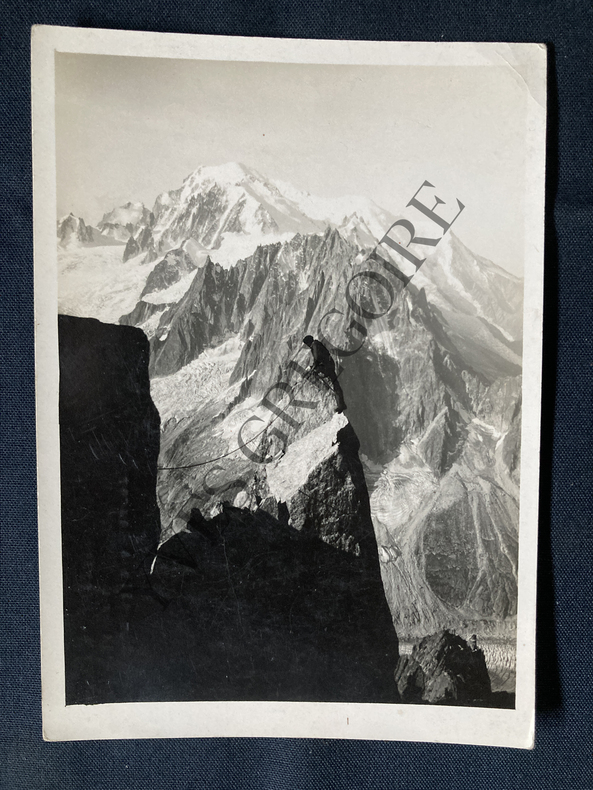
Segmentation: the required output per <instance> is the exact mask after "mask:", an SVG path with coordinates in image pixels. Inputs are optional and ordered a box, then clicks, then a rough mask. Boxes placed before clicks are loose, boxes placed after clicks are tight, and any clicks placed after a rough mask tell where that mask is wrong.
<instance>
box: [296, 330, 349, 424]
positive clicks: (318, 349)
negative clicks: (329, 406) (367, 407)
mask: <svg viewBox="0 0 593 790" xmlns="http://www.w3.org/2000/svg"><path fill="white" fill-rule="evenodd" d="M303 343H304V344H305V345H306V346H308V347H309V348H310V349H311V353H312V354H313V364H312V365H311V368H310V369H311V370H312V371H313V372H314V373H317V374H318V375H320V376H322V377H324V378H326V379H328V380H329V382H330V383H331V385H332V389H333V391H334V394H335V396H336V400H337V405H336V411H337V412H338V413H339V414H341V413H342V412H343V411H345V409H346V408H347V407H346V403H345V401H344V393H343V392H342V387H341V386H340V382H339V381H338V376H337V375H336V365H335V362H334V360H333V358H332V355H331V354H330V353H329V351H328V350H327V348H326V347H325V346H324V345H323V343H322V342H321V341H320V340H315V339H314V338H313V336H312V335H307V336H306V337H304V338H303Z"/></svg>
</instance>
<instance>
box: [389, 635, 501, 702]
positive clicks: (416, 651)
mask: <svg viewBox="0 0 593 790" xmlns="http://www.w3.org/2000/svg"><path fill="white" fill-rule="evenodd" d="M395 680H396V683H397V687H398V690H399V692H400V694H401V698H402V702H416V703H419V702H430V703H433V704H438V703H441V704H447V705H455V704H457V705H476V704H479V703H480V702H482V703H486V704H487V703H488V702H489V701H490V698H491V688H490V678H489V676H488V670H487V669H486V661H485V658H484V653H483V652H482V651H481V650H472V648H471V647H470V646H469V645H468V644H467V642H466V641H465V640H464V639H462V638H461V637H460V636H456V635H455V634H452V633H451V632H450V631H441V632H440V633H438V634H434V635H432V636H427V637H425V638H424V639H422V640H421V641H420V642H419V643H418V644H417V645H415V646H414V648H413V650H412V654H411V655H409V656H401V658H400V659H399V662H398V665H397V669H396V672H395Z"/></svg>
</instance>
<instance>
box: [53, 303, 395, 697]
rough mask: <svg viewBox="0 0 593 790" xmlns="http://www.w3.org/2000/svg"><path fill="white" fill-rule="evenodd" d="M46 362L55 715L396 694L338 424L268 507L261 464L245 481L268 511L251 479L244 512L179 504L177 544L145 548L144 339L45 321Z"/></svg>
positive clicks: (383, 612) (151, 468)
mask: <svg viewBox="0 0 593 790" xmlns="http://www.w3.org/2000/svg"><path fill="white" fill-rule="evenodd" d="M60 366H61V380H60V426H61V472H62V519H63V524H62V530H63V565H64V605H65V624H66V678H67V682H66V699H67V704H94V703H106V702H122V701H159V700H161V701H162V700H198V699H202V700H224V699H226V700H231V699H237V700H240V699H243V700H258V699H262V700H263V699H266V700H309V701H342V702H346V701H356V702H394V701H397V700H398V699H399V696H398V692H397V687H396V685H395V683H394V680H393V671H394V668H395V666H396V663H397V659H398V642H397V636H396V633H395V630H394V628H393V623H392V618H391V614H390V611H389V608H388V605H387V601H386V598H385V593H384V590H383V586H382V583H381V575H380V569H379V562H378V557H377V548H376V543H375V539H374V533H373V526H372V522H371V519H370V508H369V501H368V492H367V490H366V485H365V482H364V475H363V473H362V466H361V464H360V461H359V459H358V454H357V447H358V445H357V440H356V438H355V435H353V431H352V429H351V428H350V426H348V424H347V420H346V418H345V417H344V416H343V415H333V412H332V417H331V418H330V419H333V420H335V421H336V424H335V425H333V424H332V425H329V426H327V427H325V428H324V426H323V425H319V426H317V434H316V436H315V437H313V439H312V440H311V441H312V445H313V450H314V455H313V456H312V459H313V460H312V461H311V463H310V464H309V466H310V468H309V466H306V465H305V467H304V485H303V486H301V488H302V491H301V489H300V488H299V487H298V486H297V487H296V488H295V489H294V491H292V489H291V496H290V497H288V498H287V500H288V501H284V500H283V499H282V496H281V495H282V493H283V492H284V490H285V488H284V486H285V484H284V481H283V477H282V474H283V472H282V469H281V468H280V469H279V470H278V469H277V470H276V471H277V476H276V478H275V479H274V480H272V481H271V485H270V481H265V480H263V481H262V482H261V490H262V492H263V489H264V487H265V486H267V492H266V497H267V508H268V510H266V509H264V507H263V504H264V502H263V500H262V498H261V496H260V495H259V494H257V493H256V491H255V484H254V485H252V489H253V490H252V492H251V494H252V495H253V502H254V503H253V504H252V505H251V506H249V507H242V508H241V507H233V506H231V505H229V504H227V503H221V504H220V505H219V506H218V507H217V508H216V513H215V515H214V516H212V517H210V518H207V517H206V516H205V515H203V514H202V513H201V512H200V511H198V510H197V508H193V509H192V510H191V511H190V514H188V515H189V518H188V531H187V532H183V533H181V534H177V535H175V536H174V537H172V538H171V539H169V540H168V541H167V542H166V543H164V544H163V545H162V546H161V547H160V549H158V553H157V550H156V549H157V543H158V537H159V512H158V507H157V502H156V497H155V491H156V474H157V454H158V446H159V418H158V414H157V413H156V410H155V408H154V406H153V404H152V401H151V399H150V389H149V381H148V341H147V339H146V337H145V336H144V335H143V333H142V332H141V331H140V330H138V329H135V328H132V327H125V326H124V327H122V326H120V327H117V326H112V325H105V324H101V323H100V322H98V321H95V320H93V319H79V318H70V317H67V316H61V317H60ZM329 401H330V396H328V403H329ZM317 419H318V420H319V421H321V422H323V419H325V417H324V413H323V410H321V412H320V413H319V414H318V415H317ZM340 420H341V421H343V422H345V423H346V424H345V425H342V423H341V422H340V424H339V425H338V421H340ZM307 427H311V426H306V428H307ZM306 428H304V431H306ZM309 435H311V434H309ZM305 439H306V436H304V437H303V440H305ZM306 460H307V459H305V461H306ZM280 464H281V461H280V463H279V465H280ZM316 489H319V490H318V493H320V494H321V496H322V498H323V497H325V498H326V497H328V496H330V494H331V492H332V491H333V492H337V493H338V494H339V493H340V491H342V492H343V495H342V498H341V499H340V498H339V496H338V498H337V499H336V501H335V502H334V505H333V507H332V508H329V507H327V503H326V507H325V509H324V508H321V506H320V507H319V516H318V519H317V523H315V518H314V515H315V509H316V508H315V507H312V506H308V505H307V504H306V502H305V499H306V498H307V497H308V498H309V499H311V498H312V497H315V492H316ZM274 492H275V493H274ZM257 497H259V500H260V502H261V504H262V507H261V508H260V507H259V506H258V504H257ZM342 505H343V507H344V512H343V515H344V520H343V522H340V519H339V517H338V516H339V511H340V507H342ZM291 508H292V509H293V517H294V520H295V525H294V526H293V525H291V523H290V520H291V513H290V509H291ZM269 510H272V511H274V512H275V514H276V516H274V515H271V513H270V512H268V511H269ZM209 515H210V514H209Z"/></svg>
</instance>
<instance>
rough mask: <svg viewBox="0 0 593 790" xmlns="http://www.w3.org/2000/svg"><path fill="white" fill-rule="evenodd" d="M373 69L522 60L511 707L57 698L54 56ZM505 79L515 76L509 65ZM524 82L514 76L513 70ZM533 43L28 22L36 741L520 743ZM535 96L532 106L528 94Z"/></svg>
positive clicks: (530, 483) (541, 119)
mask: <svg viewBox="0 0 593 790" xmlns="http://www.w3.org/2000/svg"><path fill="white" fill-rule="evenodd" d="M56 51H61V52H74V53H93V54H103V55H109V54H111V55H128V56H141V57H154V58H159V57H160V58H187V59H210V60H243V61H272V62H276V61H277V62H292V63H332V64H340V63H344V64H382V65H414V64H416V65H431V66H447V65H481V66H486V65H492V64H496V65H504V64H506V65H508V66H509V68H513V69H514V67H515V64H517V65H525V64H526V65H528V66H529V69H528V74H529V84H527V83H526V84H527V88H528V90H529V93H530V101H529V102H528V132H527V134H528V140H527V172H526V178H525V183H526V191H527V200H526V203H525V205H526V214H525V226H524V227H525V240H526V241H525V301H524V352H523V354H524V356H523V358H524V371H523V395H524V410H523V422H522V453H521V455H522V463H521V494H520V551H519V608H518V622H517V633H518V640H517V694H516V708H515V709H514V710H499V709H485V708H468V707H448V706H416V705H398V704H393V705H390V704H345V703H301V702H159V703H120V704H100V705H88V706H86V705H73V706H66V705H65V671H64V648H63V641H64V626H63V616H62V572H61V571H62V562H61V531H60V470H59V423H58V380H59V376H58V342H57V309H56V306H57V253H56V242H55V218H56V163H55V159H56V149H55V83H54V53H55V52H56ZM517 73H519V72H517ZM521 74H522V76H521V79H523V80H524V79H525V70H523V71H522V72H521ZM545 76H546V50H545V46H544V45H541V44H495V43H488V44H472V43H449V42H438V43H416V42H405V43H395V42H381V43H379V42H365V41H354V42H353V41H313V40H285V39H262V38H241V37H226V36H201V35H178V34H168V33H167V34H163V33H141V32H127V31H120V30H90V29H77V28H66V27H49V26H37V27H34V28H33V29H32V91H33V110H32V115H33V119H32V120H33V160H34V167H33V170H34V247H35V356H36V400H37V458H38V461H37V466H38V498H39V504H38V514H39V556H40V563H39V566H40V596H41V642H42V689H43V700H42V709H43V732H44V738H45V739H46V740H50V741H55V740H87V739H106V738H109V739H115V738H170V737H175V738H187V737H220V736H228V737H291V738H346V739H348V738H350V739H372V740H402V741H429V742H437V743H462V744H476V745H490V746H510V747H516V748H524V749H529V748H533V743H534V717H535V605H536V563H537V524H538V486H539V446H540V401H541V361H542V309H543V307H542V305H543V238H544V182H545V166H544V162H545ZM541 97H544V98H543V102H542V100H541Z"/></svg>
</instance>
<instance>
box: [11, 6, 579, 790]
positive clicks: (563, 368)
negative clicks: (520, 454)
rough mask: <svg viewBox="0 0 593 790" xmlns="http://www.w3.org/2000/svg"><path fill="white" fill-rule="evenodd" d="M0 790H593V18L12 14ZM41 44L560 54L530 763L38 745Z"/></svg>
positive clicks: (457, 11) (219, 746)
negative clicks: (95, 39)
mask: <svg viewBox="0 0 593 790" xmlns="http://www.w3.org/2000/svg"><path fill="white" fill-rule="evenodd" d="M0 19H1V24H0V58H1V66H0V68H1V73H2V82H1V91H0V124H1V127H2V149H1V150H2V183H1V188H0V195H1V200H2V207H1V217H2V223H1V225H0V229H1V230H0V232H1V234H2V246H1V251H2V255H1V256H0V260H1V261H2V290H1V299H2V302H1V305H2V308H1V310H0V319H1V321H2V332H1V343H2V351H1V353H2V357H1V358H2V365H1V366H0V367H1V376H2V399H1V408H2V438H1V441H0V467H1V469H2V514H1V522H0V523H1V530H2V531H1V559H0V562H1V575H0V612H1V615H0V618H1V619H0V658H1V665H0V694H1V702H0V705H1V709H0V787H1V788H2V789H3V790H4V788H6V790H20V789H21V788H23V790H25V789H26V790H37V788H43V790H46V789H47V790H49V789H50V788H51V789H52V790H54V788H55V790H77V789H78V788H81V789H83V790H86V789H87V788H91V790H103V788H104V789H105V790H119V789H120V788H125V789H126V790H127V789H128V788H129V789H130V790H136V788H138V789H139V788H142V790H153V789H154V790H168V788H179V790H197V789H198V788H216V790H218V788H220V789H221V790H222V789H223V788H224V790H227V789H228V790H235V788H258V789H259V788H265V789H266V790H267V789H268V788H270V790H272V789H273V790H292V789H293V788H295V789H296V788H306V789H307V790H310V789H313V788H347V789H348V790H350V789H351V788H365V789H366V788H369V790H370V789H371V788H373V789H374V788H389V790H399V789H400V788H401V790H424V789H425V788H426V790H441V788H442V789H443V790H444V789H445V788H446V789H447V790H449V789H450V788H475V790H481V789H482V788H484V789H485V788H503V789H504V790H514V788H517V790H526V788H534V789H537V790H562V789H563V788H570V790H581V789H582V790H591V788H593V766H592V751H593V717H592V713H591V711H592V709H593V695H592V691H591V687H592V682H593V675H592V671H591V664H592V655H593V650H592V648H593V644H592V641H593V640H592V628H591V616H592V614H591V613H592V607H591V592H592V586H593V585H592V581H591V563H590V558H591V555H592V518H591V515H592V514H591V499H592V495H591V491H592V484H593V463H592V461H593V458H592V455H593V453H592V444H593V443H592V430H591V422H592V417H593V404H592V398H591V395H592V385H593V354H592V337H593V328H592V327H593V315H592V309H591V294H592V291H593V288H592V285H593V277H592V269H593V254H592V252H591V245H592V243H593V238H592V233H591V229H592V226H593V211H592V207H593V206H592V204H593V177H592V173H593V112H592V110H593V106H592V105H593V102H592V94H593V91H592V88H593V84H592V81H593V5H592V3H591V1H590V0H547V1H546V0H523V1H522V2H516V3H513V2H508V1H507V2H501V0H424V1H423V2H419V3H412V2H408V3H403V2H401V0H368V1H367V2H364V1H363V0H334V2H332V0H317V1H316V2H313V0H300V1H297V2H288V1H287V0H278V1H277V2H275V0H260V2H258V3H255V2H253V0H244V1H243V2H240V1H238V0H199V1H196V0H195V1H194V2H188V1H187V0H179V2H173V0H163V1H162V2H158V3H157V2H155V1H154V0H144V2H141V0H119V1H116V0H103V2H98V1H97V0H52V2H49V1H46V2H44V0H29V2H26V1H25V2H23V0H4V3H3V6H2V15H1V17H0ZM32 24H57V25H73V26H74V25H78V26H83V27H106V28H123V29H134V30H155V31H163V32H167V31H171V32H184V33H211V34H216V33H217V34H227V35H243V36H251V35H260V36H261V35H263V36H287V37H298V38H340V39H377V40H413V41H422V40H449V41H537V42H545V43H547V44H549V47H550V48H549V61H550V68H549V135H548V186H547V196H548V207H547V233H546V242H547V249H546V267H547V268H546V296H545V321H546V327H545V354H544V391H543V396H544V404H543V446H542V497H541V527H540V572H539V607H540V608H539V617H538V629H539V636H538V689H537V691H538V713H537V729H536V748H535V750H534V751H532V752H522V751H516V750H510V749H494V748H483V747H468V746H450V745H434V744H414V743H381V742H379V743H377V742H349V741H314V740H300V741H299V740H283V739H275V740H272V739H270V740H263V739H262V740H256V739H253V740H252V739H245V740H225V739H217V740H199V739H196V740H178V741H174V740H162V741H107V742H91V743H62V744H46V743H43V741H42V738H41V716H40V696H41V689H40V680H39V677H40V668H39V626H38V581H37V524H36V499H35V497H36V490H35V428H34V364H33V249H32V233H31V223H32V216H31V214H32V211H31V159H30V156H31V146H30V87H29V85H30V73H29V35H30V26H31V25H32Z"/></svg>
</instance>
